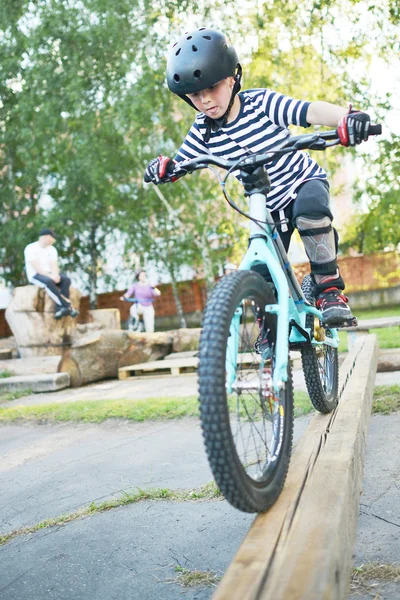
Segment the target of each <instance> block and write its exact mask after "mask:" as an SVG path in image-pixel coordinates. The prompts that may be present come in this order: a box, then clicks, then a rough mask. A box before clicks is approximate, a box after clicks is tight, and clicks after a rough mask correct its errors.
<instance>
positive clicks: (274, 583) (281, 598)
mask: <svg viewBox="0 0 400 600" xmlns="http://www.w3.org/2000/svg"><path fill="white" fill-rule="evenodd" d="M376 363H377V343H376V336H368V337H366V338H364V339H363V340H360V342H358V343H357V344H356V346H355V347H354V350H353V351H352V352H351V353H349V355H348V357H347V358H346V360H345V362H344V363H343V365H342V367H341V380H340V387H339V389H340V390H341V391H342V395H341V398H340V402H339V406H338V408H337V409H336V410H335V411H333V412H332V413H331V414H329V415H321V414H319V413H316V414H315V416H314V417H313V419H312V421H311V422H310V424H309V426H308V428H307V430H306V432H305V434H304V435H303V437H302V438H301V440H300V441H299V443H298V445H297V447H296V449H295V452H294V454H293V457H292V461H291V465H290V468H289V473H288V477H287V480H286V483H285V486H284V489H283V491H282V494H281V496H280V498H279V499H278V501H277V502H276V503H275V505H274V506H273V507H272V508H271V509H270V511H269V512H267V513H264V514H261V515H259V516H258V517H257V518H256V519H255V521H254V523H253V525H252V527H251V529H250V531H249V533H248V535H247V536H246V538H245V540H244V541H243V543H242V545H241V546H240V548H239V550H238V552H237V554H236V556H235V557H234V560H233V562H232V564H231V566H230V567H229V568H228V570H227V572H226V574H225V576H224V578H223V580H222V582H221V584H220V586H219V587H218V589H217V591H216V593H215V594H214V596H213V599H214V600H226V599H228V598H229V600H267V599H268V600H271V599H272V598H273V599H274V600H288V599H290V600H322V599H323V600H345V598H347V595H348V588H349V581H350V572H351V566H352V551H353V545H354V541H355V535H356V526H357V518H358V505H359V496H360V490H361V483H362V471H363V463H364V453H365V445H366V438H367V432H368V424H369V416H370V413H371V402H372V394H373V387H374V381H375V374H376Z"/></svg>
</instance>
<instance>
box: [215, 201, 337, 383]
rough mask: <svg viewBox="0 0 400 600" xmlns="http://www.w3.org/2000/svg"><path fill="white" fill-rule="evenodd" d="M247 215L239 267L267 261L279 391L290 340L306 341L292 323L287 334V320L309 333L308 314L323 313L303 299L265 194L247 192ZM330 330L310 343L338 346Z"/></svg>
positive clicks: (235, 328) (235, 336) (235, 322)
mask: <svg viewBox="0 0 400 600" xmlns="http://www.w3.org/2000/svg"><path fill="white" fill-rule="evenodd" d="M250 216H251V217H252V219H255V221H253V220H252V221H250V243H249V247H248V249H247V252H246V254H245V256H244V258H243V260H242V262H241V264H240V266H239V269H240V270H250V269H251V268H252V267H253V266H255V265H257V264H265V265H267V267H268V270H269V272H270V275H271V278H272V281H273V283H274V286H275V288H276V291H277V294H278V303H277V304H269V305H266V306H265V311H266V312H269V313H274V314H276V315H277V339H276V354H275V367H274V370H273V375H272V384H273V388H274V392H275V393H276V394H277V395H278V394H279V392H280V390H281V389H283V388H284V386H285V383H286V382H287V370H288V369H287V367H288V360H289V342H290V343H299V342H300V343H301V342H306V341H307V339H306V338H305V336H304V335H302V333H301V332H300V331H299V330H298V329H296V327H295V326H294V327H292V328H291V331H290V337H289V335H288V333H289V324H290V323H296V324H297V325H299V326H300V328H302V329H303V330H305V331H306V332H307V333H310V330H309V328H307V327H306V316H307V314H313V315H315V316H316V317H318V318H319V319H321V318H322V314H321V312H320V311H319V310H318V309H317V308H315V307H314V306H311V305H310V304H309V303H308V302H307V300H306V299H305V297H304V295H303V292H302V290H301V288H300V286H299V284H298V282H297V279H296V277H295V275H294V273H293V270H292V267H291V265H290V263H289V260H288V258H287V255H286V251H285V249H284V247H283V244H282V241H281V239H280V237H279V234H278V232H277V231H276V228H275V227H273V228H272V226H271V225H269V223H271V224H272V223H273V220H272V217H271V215H270V212H269V210H268V209H267V207H266V197H265V195H264V194H258V193H257V194H252V195H251V196H250ZM274 230H275V231H274ZM241 313H242V308H241V307H238V308H237V309H236V311H235V314H234V316H233V318H232V321H231V326H230V336H229V339H228V351H227V354H226V356H227V359H226V372H227V379H226V385H227V391H228V393H231V392H232V386H233V384H234V382H235V380H236V368H237V359H238V347H239V334H240V317H241ZM329 331H330V332H331V334H332V337H330V338H326V339H325V340H324V341H323V342H318V341H316V340H315V339H312V342H311V343H312V344H313V345H315V346H316V345H329V346H332V347H334V348H337V347H338V345H339V336H338V334H337V330H336V329H330V330H329ZM228 357H229V358H228Z"/></svg>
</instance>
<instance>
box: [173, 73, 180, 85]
mask: <svg viewBox="0 0 400 600" xmlns="http://www.w3.org/2000/svg"><path fill="white" fill-rule="evenodd" d="M180 80H181V78H180V77H179V75H178V74H177V73H175V75H174V81H175V83H179V82H180Z"/></svg>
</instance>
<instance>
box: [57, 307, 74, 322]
mask: <svg viewBox="0 0 400 600" xmlns="http://www.w3.org/2000/svg"><path fill="white" fill-rule="evenodd" d="M69 314H70V309H69V308H68V306H61V307H60V308H58V309H57V310H56V312H55V313H54V318H55V319H57V321H58V320H59V319H62V318H63V317H68V316H69Z"/></svg>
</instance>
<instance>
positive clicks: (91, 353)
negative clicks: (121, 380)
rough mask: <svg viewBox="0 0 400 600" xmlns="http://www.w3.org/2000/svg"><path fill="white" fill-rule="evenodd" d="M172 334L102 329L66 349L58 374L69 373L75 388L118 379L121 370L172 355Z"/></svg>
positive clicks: (77, 340) (83, 337)
mask: <svg viewBox="0 0 400 600" xmlns="http://www.w3.org/2000/svg"><path fill="white" fill-rule="evenodd" d="M171 348H172V335H171V333H170V332H157V333H134V332H130V331H125V330H119V329H102V330H100V331H97V332H94V333H88V334H87V335H84V336H82V337H81V338H80V339H76V341H74V342H73V344H72V346H71V347H70V348H69V349H68V350H66V351H65V352H64V354H63V356H62V358H61V360H60V363H59V365H58V369H57V370H58V372H59V373H60V372H62V373H69V375H70V378H71V387H79V386H81V385H84V384H86V383H91V382H93V381H101V380H102V379H110V378H111V379H112V378H117V377H118V369H119V367H125V366H127V365H131V364H138V363H140V362H145V361H149V360H157V359H159V358H163V357H164V356H166V355H167V354H169V353H170V352H171Z"/></svg>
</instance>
